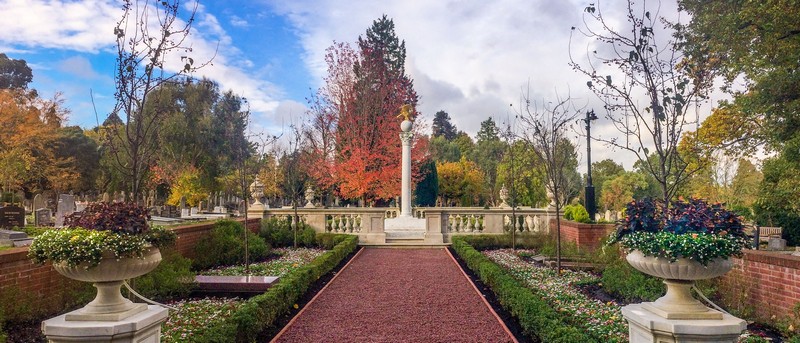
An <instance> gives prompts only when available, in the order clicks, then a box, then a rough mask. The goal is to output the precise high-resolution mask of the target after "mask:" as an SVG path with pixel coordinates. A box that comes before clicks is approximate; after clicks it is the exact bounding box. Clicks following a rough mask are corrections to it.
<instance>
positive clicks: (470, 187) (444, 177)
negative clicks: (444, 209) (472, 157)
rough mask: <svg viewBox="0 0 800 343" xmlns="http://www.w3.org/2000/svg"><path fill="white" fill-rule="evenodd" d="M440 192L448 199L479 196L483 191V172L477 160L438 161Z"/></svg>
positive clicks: (437, 171) (437, 170)
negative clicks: (476, 162)
mask: <svg viewBox="0 0 800 343" xmlns="http://www.w3.org/2000/svg"><path fill="white" fill-rule="evenodd" d="M436 173H437V174H438V175H439V193H440V194H441V195H442V196H444V197H445V198H447V199H453V200H455V199H461V198H462V197H477V196H479V195H480V194H482V193H483V184H484V180H483V173H482V172H481V170H480V169H479V168H478V166H477V165H476V164H475V162H472V161H467V160H466V159H465V158H463V157H462V158H461V161H459V162H448V163H437V164H436Z"/></svg>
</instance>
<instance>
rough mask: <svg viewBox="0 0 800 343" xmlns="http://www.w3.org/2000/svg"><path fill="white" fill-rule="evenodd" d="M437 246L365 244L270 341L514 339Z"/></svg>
mask: <svg viewBox="0 0 800 343" xmlns="http://www.w3.org/2000/svg"><path fill="white" fill-rule="evenodd" d="M513 341H514V340H513V337H512V336H511V335H510V334H509V333H508V331H507V329H506V328H505V326H504V325H503V324H502V323H501V322H500V320H499V319H497V317H496V316H495V315H494V312H492V311H491V310H490V309H489V307H488V305H486V304H485V302H484V301H483V299H482V297H481V295H479V293H478V291H477V290H475V288H474V287H473V286H472V283H471V282H470V281H469V279H467V278H466V276H465V275H464V274H463V272H462V271H461V269H460V268H459V267H458V265H457V264H456V262H455V261H454V260H453V259H452V257H451V256H450V255H449V254H448V252H447V251H446V250H444V249H364V250H362V251H361V252H360V253H359V254H358V255H357V256H356V257H355V258H353V260H352V261H351V262H350V264H349V265H348V266H347V267H345V268H344V269H343V270H342V271H341V272H340V273H339V274H338V275H337V276H336V277H335V278H334V279H333V281H332V282H331V283H330V284H329V285H328V287H327V288H325V289H323V290H322V292H320V293H319V294H318V295H317V297H316V298H315V299H313V300H312V301H311V302H310V303H309V304H308V305H307V306H306V308H305V309H303V311H301V312H300V313H299V314H298V315H297V317H295V319H294V320H293V321H292V322H291V323H289V325H288V326H287V327H286V328H285V329H284V331H282V332H281V333H280V334H279V335H278V336H277V337H276V338H275V340H273V342H513Z"/></svg>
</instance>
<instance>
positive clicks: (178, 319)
mask: <svg viewBox="0 0 800 343" xmlns="http://www.w3.org/2000/svg"><path fill="white" fill-rule="evenodd" d="M324 252H325V250H323V249H311V248H298V249H291V248H278V249H274V250H273V253H274V254H276V255H278V258H275V259H271V260H269V261H265V262H261V263H254V264H251V265H250V275H258V276H283V275H285V274H286V273H288V272H290V271H292V270H295V269H297V268H300V267H301V266H303V265H306V264H308V263H311V261H313V260H314V259H315V258H317V257H319V256H320V255H322V254H323V253H324ZM200 274H202V275H223V276H230V275H244V266H226V267H220V268H214V269H210V270H207V271H203V272H201V273H200ZM243 303H244V301H243V300H242V299H239V298H214V297H209V298H201V299H189V300H180V301H175V302H171V303H168V305H169V306H172V307H175V308H177V311H175V310H170V316H169V319H168V320H167V322H166V323H165V324H164V326H163V328H162V330H163V331H162V342H165V343H170V342H191V341H194V339H195V338H197V337H202V334H203V331H204V329H205V328H208V327H211V326H214V325H216V324H218V323H220V322H222V321H224V320H225V319H227V318H229V317H230V316H231V315H233V313H234V312H236V310H237V309H238V308H239V306H241V305H242V304H243Z"/></svg>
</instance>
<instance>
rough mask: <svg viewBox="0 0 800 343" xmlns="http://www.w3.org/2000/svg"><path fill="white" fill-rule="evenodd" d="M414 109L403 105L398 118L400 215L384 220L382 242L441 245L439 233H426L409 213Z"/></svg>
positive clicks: (423, 221)
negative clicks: (400, 120) (422, 242)
mask: <svg viewBox="0 0 800 343" xmlns="http://www.w3.org/2000/svg"><path fill="white" fill-rule="evenodd" d="M413 113H414V108H413V107H412V106H411V105H403V107H402V108H401V110H400V114H399V115H398V116H397V117H398V118H403V122H402V123H400V141H401V142H402V144H403V150H402V151H403V152H402V156H401V167H402V173H401V188H400V215H398V216H397V218H390V219H385V220H384V223H383V226H384V235H385V236H384V242H386V243H392V242H404V241H406V242H414V241H424V242H425V243H442V242H443V241H444V238H443V235H442V233H441V232H427V231H426V228H427V225H426V223H425V219H422V218H414V215H413V213H412V212H411V140H412V138H413V137H414V133H413V132H411V129H412V128H413V126H414V122H413V121H412V119H413V118H412V116H413ZM374 235H375V237H370V236H369V234H368V237H367V239H368V240H380V238H381V237H378V235H379V234H377V233H376V234H374Z"/></svg>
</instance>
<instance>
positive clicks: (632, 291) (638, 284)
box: [601, 258, 665, 303]
mask: <svg viewBox="0 0 800 343" xmlns="http://www.w3.org/2000/svg"><path fill="white" fill-rule="evenodd" d="M601 282H602V285H603V290H605V291H606V292H608V293H610V294H613V295H614V296H616V297H617V298H620V299H624V300H625V301H626V302H629V303H635V302H642V301H654V300H656V299H658V298H660V297H661V296H662V295H664V291H665V288H664V283H663V282H662V281H661V280H660V279H657V278H654V277H652V276H649V275H646V274H644V273H642V272H640V271H638V270H636V269H633V267H631V266H630V264H628V262H627V261H625V260H624V259H622V258H617V259H616V260H615V261H613V262H611V263H609V264H607V265H606V267H605V269H604V270H603V276H602V278H601Z"/></svg>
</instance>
